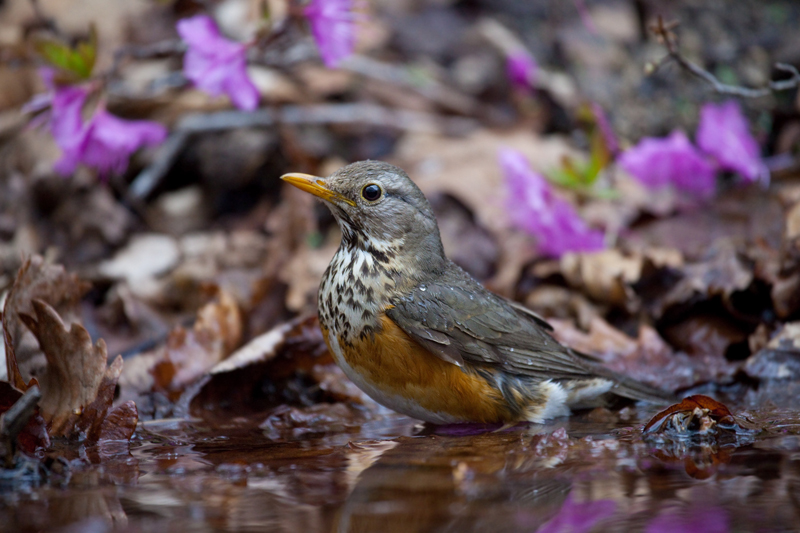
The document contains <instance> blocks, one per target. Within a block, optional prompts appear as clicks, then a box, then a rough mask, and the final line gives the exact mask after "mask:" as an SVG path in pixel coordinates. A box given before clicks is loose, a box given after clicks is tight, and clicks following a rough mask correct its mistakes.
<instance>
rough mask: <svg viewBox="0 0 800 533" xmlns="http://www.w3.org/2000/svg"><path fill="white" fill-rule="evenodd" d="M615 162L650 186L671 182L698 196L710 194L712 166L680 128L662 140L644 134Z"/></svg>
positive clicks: (713, 175) (664, 185)
mask: <svg viewBox="0 0 800 533" xmlns="http://www.w3.org/2000/svg"><path fill="white" fill-rule="evenodd" d="M618 161H619V164H620V166H621V167H622V168H623V169H625V171H627V172H628V173H629V174H631V175H632V176H634V177H635V178H637V179H638V180H639V181H640V182H642V183H643V184H644V185H645V186H647V187H649V188H651V189H658V188H661V187H666V186H667V185H673V186H674V187H676V188H677V189H680V190H682V191H685V192H687V193H690V194H692V195H695V196H698V197H701V198H708V197H710V196H711V195H713V194H714V189H715V186H716V179H715V175H716V173H715V169H714V165H712V164H711V163H710V162H709V161H707V160H706V158H705V157H703V155H702V154H701V153H700V152H699V151H698V150H697V148H695V147H694V146H693V145H692V143H691V142H689V139H688V138H687V137H686V134H685V133H683V132H682V131H678V130H676V131H674V132H672V135H670V136H669V137H666V138H662V139H655V138H652V137H645V138H644V139H642V140H641V141H639V144H637V145H636V146H634V147H633V148H631V149H629V150H627V151H625V152H623V153H622V155H621V156H620V157H619V160H618Z"/></svg>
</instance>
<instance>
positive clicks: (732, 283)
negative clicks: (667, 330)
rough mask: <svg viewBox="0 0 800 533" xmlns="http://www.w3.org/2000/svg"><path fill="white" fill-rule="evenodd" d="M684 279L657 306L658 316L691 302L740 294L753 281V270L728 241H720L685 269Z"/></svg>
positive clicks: (726, 297)
mask: <svg viewBox="0 0 800 533" xmlns="http://www.w3.org/2000/svg"><path fill="white" fill-rule="evenodd" d="M683 273H684V277H683V279H681V280H680V281H679V282H678V283H676V284H675V286H674V287H672V289H671V290H670V291H669V293H668V294H667V295H666V296H665V297H664V299H663V300H662V301H661V302H660V310H658V311H657V314H658V315H659V316H660V315H662V314H663V312H664V310H666V309H667V308H669V307H671V306H673V305H679V304H685V303H687V302H689V301H693V300H695V299H699V300H708V299H711V298H712V297H714V296H720V297H722V299H723V300H728V299H729V298H730V296H731V295H732V294H733V293H734V292H737V291H743V290H745V289H746V288H747V287H748V286H750V283H752V281H753V270H752V268H750V267H749V266H748V265H746V264H745V263H744V261H743V260H742V258H741V257H740V254H739V252H738V251H737V249H736V246H735V245H734V243H733V242H731V241H721V242H719V243H718V245H717V246H716V247H715V248H714V249H713V250H712V251H711V256H710V257H709V258H708V259H707V260H705V261H702V262H699V263H695V264H691V265H687V266H686V267H684V269H683Z"/></svg>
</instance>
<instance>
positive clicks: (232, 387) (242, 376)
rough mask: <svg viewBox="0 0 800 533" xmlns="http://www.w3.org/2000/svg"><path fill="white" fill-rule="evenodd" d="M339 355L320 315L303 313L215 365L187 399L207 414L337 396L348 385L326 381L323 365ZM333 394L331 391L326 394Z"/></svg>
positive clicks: (195, 410)
mask: <svg viewBox="0 0 800 533" xmlns="http://www.w3.org/2000/svg"><path fill="white" fill-rule="evenodd" d="M332 363H333V358H332V357H331V355H330V353H329V352H328V348H327V346H326V345H325V342H324V341H323V339H322V333H321V331H320V329H319V322H318V321H317V317H316V316H309V317H300V318H296V319H294V320H292V321H290V322H287V323H284V324H281V325H279V326H276V327H275V328H273V329H272V330H270V331H268V332H267V333H265V334H263V335H260V336H259V337H256V338H255V339H253V340H252V341H251V342H250V343H248V344H247V345H245V346H243V347H242V348H240V349H239V350H238V351H237V352H235V353H234V354H232V355H231V356H230V357H229V358H228V359H226V360H225V361H222V362H221V363H219V364H218V365H217V366H216V367H214V368H213V369H212V370H211V371H210V372H209V375H208V376H207V377H206V379H205V380H204V381H202V382H201V384H200V386H199V387H197V388H196V389H194V390H190V391H188V392H187V393H186V397H185V398H183V399H182V400H181V402H182V403H183V402H185V403H186V405H188V406H189V410H190V412H191V414H193V415H195V416H201V417H203V418H206V419H210V418H214V417H215V416H219V417H220V418H221V419H229V418H230V416H229V414H228V413H230V412H234V411H235V412H236V413H237V414H239V415H247V414H259V413H264V412H266V411H269V410H271V409H274V408H275V407H277V406H279V405H282V404H294V405H308V404H310V403H314V402H316V401H318V400H325V399H329V400H336V399H337V398H341V396H343V391H344V389H343V388H342V387H336V386H334V385H333V383H332V381H333V380H335V376H333V377H332V378H331V380H330V381H329V382H328V383H327V384H326V388H325V390H323V389H322V388H321V387H320V382H323V383H324V382H325V381H326V375H325V373H324V372H320V371H319V367H320V366H321V365H330V364H332ZM326 395H327V396H326Z"/></svg>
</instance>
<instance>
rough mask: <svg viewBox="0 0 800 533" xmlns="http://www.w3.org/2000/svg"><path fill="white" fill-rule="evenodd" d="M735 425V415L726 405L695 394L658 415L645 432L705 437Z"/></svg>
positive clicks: (649, 423)
mask: <svg viewBox="0 0 800 533" xmlns="http://www.w3.org/2000/svg"><path fill="white" fill-rule="evenodd" d="M735 423H736V422H735V421H734V419H733V414H732V413H731V411H730V409H728V408H727V407H726V406H725V405H724V404H722V403H720V402H718V401H717V400H715V399H714V398H710V397H708V396H704V395H702V394H695V395H694V396H689V397H687V398H684V399H683V400H682V401H681V402H680V403H677V404H674V405H670V406H669V407H667V408H666V409H664V410H663V411H661V412H659V413H658V414H656V415H655V416H654V417H653V418H651V419H650V421H649V422H648V423H647V424H646V425H645V426H644V429H643V431H644V432H645V433H657V432H661V433H663V432H667V431H675V432H676V433H678V434H687V433H689V432H696V433H697V434H700V435H705V434H709V433H713V432H714V431H715V428H717V427H719V426H732V425H734V424H735Z"/></svg>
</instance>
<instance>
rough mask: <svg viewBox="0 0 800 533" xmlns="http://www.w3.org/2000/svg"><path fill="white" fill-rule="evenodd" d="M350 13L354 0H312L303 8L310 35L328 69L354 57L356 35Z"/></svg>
mask: <svg viewBox="0 0 800 533" xmlns="http://www.w3.org/2000/svg"><path fill="white" fill-rule="evenodd" d="M352 11H353V0H311V1H310V2H309V3H308V6H306V9H305V16H306V18H307V19H308V22H309V24H311V33H312V34H313V35H314V40H315V41H316V42H317V48H319V54H320V56H322V62H323V63H325V66H326V67H328V68H333V67H335V66H336V65H338V64H339V62H340V61H341V60H342V59H344V58H345V57H347V56H349V55H350V54H352V53H353V46H354V45H355V35H356V32H355V16H354V15H353V13H352Z"/></svg>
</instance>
